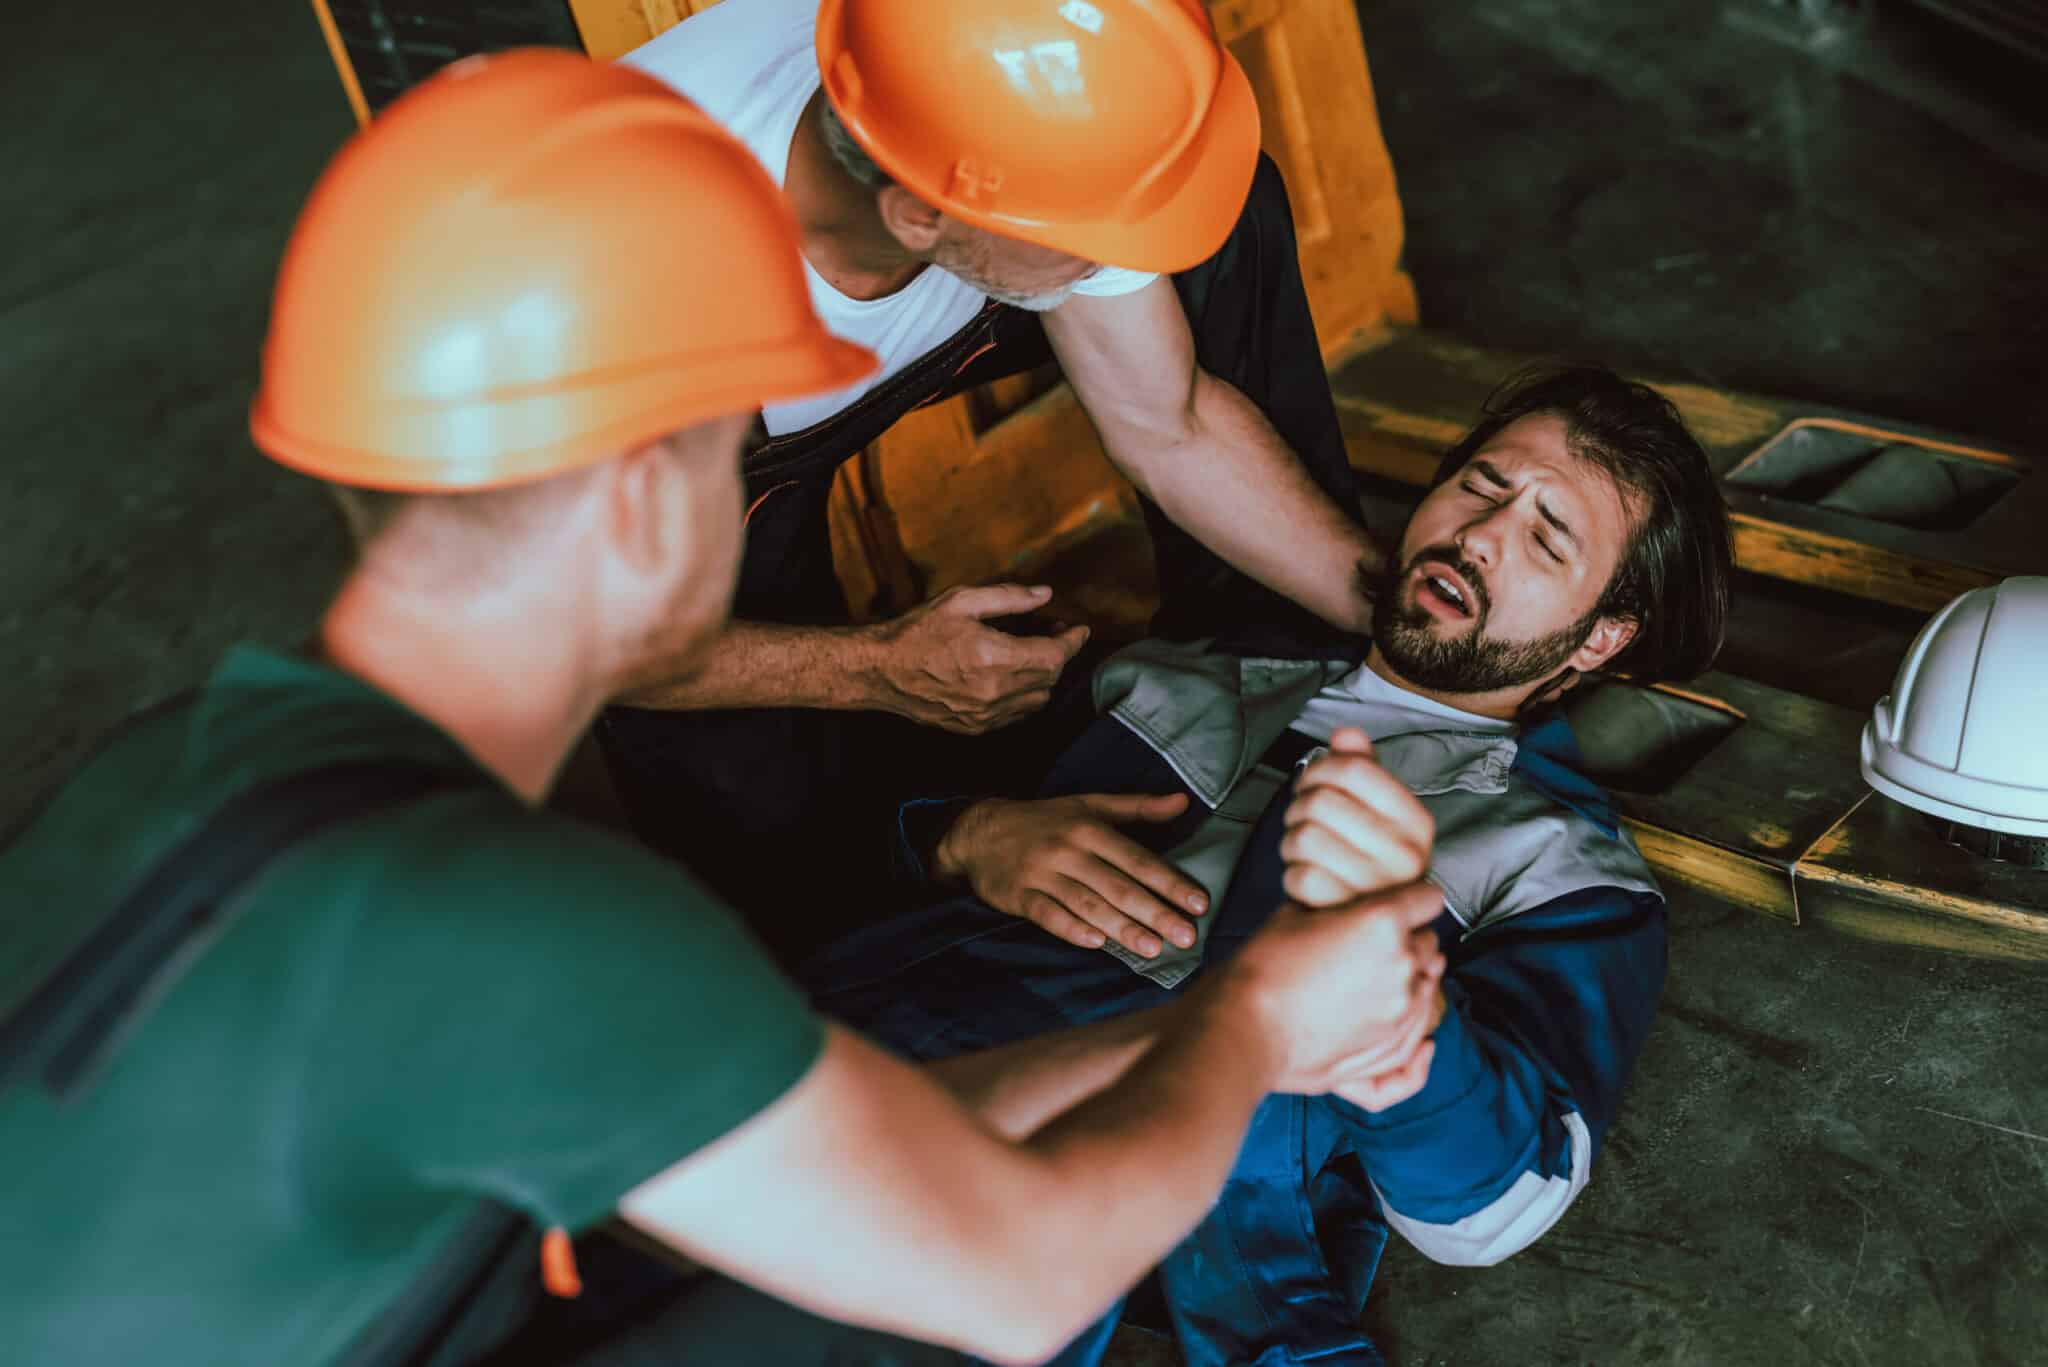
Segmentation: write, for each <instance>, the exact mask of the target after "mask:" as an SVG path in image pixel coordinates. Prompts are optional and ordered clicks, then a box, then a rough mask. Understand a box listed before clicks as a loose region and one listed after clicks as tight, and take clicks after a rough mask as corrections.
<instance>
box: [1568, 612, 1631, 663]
mask: <svg viewBox="0 0 2048 1367" xmlns="http://www.w3.org/2000/svg"><path fill="white" fill-rule="evenodd" d="M1638 625H1639V624H1638V623H1637V621H1636V619H1635V618H1633V617H1602V618H1599V619H1598V620H1597V621H1595V622H1594V623H1593V629H1592V630H1591V631H1590V632H1588V633H1586V640H1585V643H1584V644H1582V645H1581V646H1580V647H1579V648H1578V649H1577V650H1575V651H1573V652H1572V656H1571V658H1570V659H1569V660H1566V661H1565V663H1566V664H1567V665H1568V666H1570V667H1571V668H1573V669H1575V670H1577V671H1578V672H1579V673H1581V674H1591V673H1592V672H1593V671H1594V670H1596V669H1598V668H1600V666H1602V665H1604V664H1606V663H1607V662H1608V661H1609V660H1611V659H1613V658H1614V657H1615V656H1617V655H1619V654H1621V652H1622V651H1624V650H1626V649H1628V643H1629V642H1630V641H1633V640H1635V638H1636V627H1637V626H1638Z"/></svg>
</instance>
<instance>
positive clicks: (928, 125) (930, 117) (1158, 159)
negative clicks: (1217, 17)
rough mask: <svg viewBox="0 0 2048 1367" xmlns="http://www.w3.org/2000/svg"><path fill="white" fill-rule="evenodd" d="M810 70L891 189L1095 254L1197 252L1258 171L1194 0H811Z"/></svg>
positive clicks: (1239, 82)
mask: <svg viewBox="0 0 2048 1367" xmlns="http://www.w3.org/2000/svg"><path fill="white" fill-rule="evenodd" d="M818 68H819V70H820V72H822V73H823V76H824V82H825V91H826V94H827V96H828V97H829V98H830V99H831V101H832V107H833V109H834V110H835V111H836V112H837V113H838V115H839V117H840V121H841V122H842V123H844V124H845V125H846V127H847V131H848V132H850V133H852V134H853V136H854V138H855V140H856V141H858V142H859V143H860V145H861V146H862V147H863V148H865V149H866V151H867V153H868V155H869V156H871V157H873V158H874V159H875V163H876V164H877V165H879V166H880V167H881V168H882V169H883V170H884V171H887V172H888V173H889V175H890V176H891V177H892V178H893V179H894V180H895V181H896V183H897V184H899V185H901V186H903V188H905V189H906V190H909V191H911V192H912V193H913V194H915V195H917V196H918V197H919V198H920V199H923V200H925V201H926V202H927V203H930V204H932V205H935V206H937V207H938V208H940V209H942V210H944V211H945V212H946V213H947V214H949V215H951V216H952V217H954V218H957V219H960V220H962V221H963V222H967V223H971V224H973V225H975V226H976V227H980V228H986V229H988V230H989V231H991V232H995V233H1000V234H1002V235H1003V236H1006V237H1014V238H1021V239H1023V240H1024V241H1026V242H1036V243H1039V244H1040V245H1042V246H1047V247H1051V248H1054V249H1055V250H1057V251H1062V252H1066V253H1067V254H1069V255H1071V256H1078V257H1082V258H1083V259H1085V260H1089V261H1093V262H1095V263H1097V264H1099V265H1108V266H1122V267H1126V268H1129V269H1132V270H1149V271H1179V270H1186V269H1187V268H1188V267H1190V266H1194V265H1197V264H1199V263H1201V262H1202V261H1205V260H1207V259H1208V258H1209V257H1210V256H1212V255H1214V254H1215V252H1216V249H1217V248H1219V247H1221V246H1222V245H1223V242H1224V239H1225V238H1227V237H1229V235H1230V230H1231V228H1232V226H1233V225H1234V224H1235V223H1236V222H1237V217H1238V214H1239V212H1240V211H1241V210H1242V209H1243V208H1244V201H1245V196H1246V194H1247V193H1248V192H1249V191H1250V189H1251V183H1252V172H1253V171H1254V170H1255V169H1257V166H1258V158H1259V109H1258V104H1257V102H1256V101H1255V99H1254V98H1253V96H1252V88H1251V83H1250V82H1249V81H1247V80H1246V79H1245V74H1244V68H1242V67H1240V66H1239V65H1238V64H1237V59H1236V58H1234V57H1232V56H1231V55H1230V53H1229V51H1228V50H1227V49H1226V48H1224V46H1223V45H1222V44H1221V43H1219V42H1217V41H1216V34H1215V31H1214V30H1213V29H1212V28H1211V27H1210V25H1209V19H1208V14H1207V12H1206V11H1205V10H1204V9H1203V8H1202V6H1201V4H1200V0H1063V2H1062V0H975V3H973V4H963V3H961V2H960V0H823V3H822V4H821V5H820V6H819V9H818Z"/></svg>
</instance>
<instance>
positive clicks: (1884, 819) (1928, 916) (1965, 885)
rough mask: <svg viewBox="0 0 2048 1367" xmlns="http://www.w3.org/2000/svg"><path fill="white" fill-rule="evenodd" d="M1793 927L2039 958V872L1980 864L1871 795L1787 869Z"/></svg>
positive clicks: (2044, 898)
mask: <svg viewBox="0 0 2048 1367" xmlns="http://www.w3.org/2000/svg"><path fill="white" fill-rule="evenodd" d="M1793 892H1794V896H1795V898H1796V900H1797V903H1798V907H1799V912H1800V916H1801V919H1802V920H1806V921H1810V922H1812V923H1813V924H1816V925H1822V926H1827V927H1829V928H1830V929H1835V930H1840V931H1843V932H1845V933H1848V934H1852V935H1859V936H1862V937H1864V938H1867V939H1877V940H1889V941H1893V942H1896V943H1900V944H1911V945H1919V946H1921V947H1923V948H1929V949H1940V950H1945V951H1949V952H1952V953H1967V954H1978V955H1986V956H1990V957H1995V958H2003V959H2026V960H2035V961H2041V960H2048V872H2043V871H2041V870H2038V869H2028V868H2023V867H2021V866H2019V865H2017V864H2005V863H1999V862H1998V861H1996V860H1989V859H1981V858H1979V857H1978V856H1976V855H1973V854H1971V853H1969V852H1968V851H1966V850H1961V849H1958V848H1956V847H1955V846H1953V845H1950V844H1948V843H1946V842H1945V841H1943V840H1942V839H1941V838H1940V836H1939V835H1938V834H1937V833H1936V831H1935V829H1934V827H1933V826H1932V825H1931V824H1930V823H1929V822H1928V821H1927V819H1926V818H1925V817H1923V816H1922V815H1921V814H1920V813H1918V812H1915V811H1913V810H1911V809H1910V808H1907V807H1905V806H1902V805H1901V804H1899V803H1897V802H1894V801H1892V800H1891V799H1890V798H1888V797H1886V796H1884V795H1883V794H1882V793H1871V794H1869V796H1868V797H1867V798H1866V799H1865V800H1864V801H1863V802H1861V803H1860V804H1858V805H1857V806H1856V808H1855V809H1854V810H1852V811H1851V812H1849V813H1848V815H1846V816H1845V817H1844V818H1843V819H1842V820H1841V821H1840V822H1838V823H1837V824H1836V825H1835V826H1834V827H1833V828H1832V829H1831V830H1829V831H1828V832H1827V833H1826V835H1825V836H1824V837H1823V838H1822V839H1821V840H1819V841H1817V842H1815V844H1814V847H1813V848H1812V849H1811V850H1809V851H1808V852H1807V853H1806V855H1805V856H1804V857H1803V858H1801V859H1800V860H1799V861H1798V862H1797V864H1796V865H1795V866H1794V868H1793Z"/></svg>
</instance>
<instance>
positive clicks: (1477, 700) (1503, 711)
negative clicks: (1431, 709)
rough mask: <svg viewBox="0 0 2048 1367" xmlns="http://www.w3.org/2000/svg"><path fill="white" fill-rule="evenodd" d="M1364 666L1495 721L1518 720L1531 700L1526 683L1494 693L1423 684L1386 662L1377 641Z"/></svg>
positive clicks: (1401, 685)
mask: <svg viewBox="0 0 2048 1367" xmlns="http://www.w3.org/2000/svg"><path fill="white" fill-rule="evenodd" d="M1365 667H1366V668H1367V669H1370V670H1371V671H1372V672H1373V673H1375V674H1377V675H1379V676H1380V677H1381V678H1382V679H1385V680H1386V681H1387V682H1388V683H1390V684H1392V685H1394V687H1396V688H1399V689H1404V690H1406V691H1407V692H1410V693H1413V694H1414V695H1415V696H1416V697H1418V698H1428V699H1429V700H1430V701H1431V702H1437V703H1442V704H1443V705H1444V706H1445V707H1455V708H1457V709H1458V710H1459V711H1460V712H1470V713H1472V714H1474V715H1475V716H1481V717H1491V718H1492V719H1494V720H1495V721H1507V722H1511V721H1515V720H1518V719H1519V718H1520V717H1521V715H1522V708H1523V707H1524V706H1525V705H1526V704H1527V703H1528V701H1529V689H1528V686H1527V685H1522V686H1520V687H1516V688H1503V689H1500V690H1498V691H1496V692H1493V693H1447V692H1444V691H1443V690H1441V689H1435V688H1423V687H1421V686H1420V685H1418V684H1416V683H1413V682H1412V681H1410V680H1408V679H1405V678H1403V677H1402V676H1401V673H1400V671H1399V670H1397V669H1395V668H1394V666H1393V665H1391V664H1389V663H1388V662H1387V657H1386V655H1385V654H1384V653H1383V652H1382V651H1381V650H1380V648H1379V647H1378V646H1377V645H1375V646H1374V647H1373V648H1372V649H1371V650H1370V651H1369V652H1368V653H1367V654H1366V657H1365Z"/></svg>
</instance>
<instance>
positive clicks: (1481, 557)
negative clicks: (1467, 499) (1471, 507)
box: [1458, 512, 1501, 569]
mask: <svg viewBox="0 0 2048 1367" xmlns="http://www.w3.org/2000/svg"><path fill="white" fill-rule="evenodd" d="M1500 548H1501V525H1500V514H1499V513H1498V512H1492V513H1489V514H1487V515H1486V516H1485V517H1480V518H1475V519H1473V520H1472V521H1471V522H1468V523H1466V524H1465V527H1464V530H1462V531H1460V532H1459V533H1458V549H1459V551H1460V552H1462V553H1463V554H1464V556H1465V558H1466V559H1468V560H1470V561H1471V562H1472V563H1473V564H1475V565H1478V566H1481V567H1483V568H1486V569H1493V568H1495V567H1496V566H1498V565H1499V564H1500Z"/></svg>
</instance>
